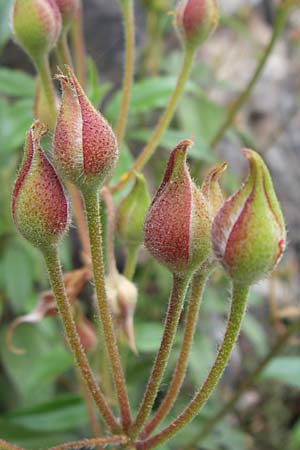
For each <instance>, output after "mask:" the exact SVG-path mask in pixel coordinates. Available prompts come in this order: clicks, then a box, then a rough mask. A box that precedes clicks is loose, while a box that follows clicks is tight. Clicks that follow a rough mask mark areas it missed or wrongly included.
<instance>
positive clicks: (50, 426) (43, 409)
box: [5, 395, 88, 433]
mask: <svg viewBox="0 0 300 450" xmlns="http://www.w3.org/2000/svg"><path fill="white" fill-rule="evenodd" d="M5 418H6V420H9V422H10V423H11V424H14V425H18V426H20V427H22V428H25V429H27V430H31V431H39V432H41V431H43V432H46V431H52V432H54V433H55V432H62V431H69V430H76V429H78V428H79V427H83V426H84V425H86V423H87V421H88V416H87V411H86V406H85V405H84V403H83V402H82V400H81V399H80V398H79V397H75V396H70V395H65V396H61V397H59V398H58V399H55V400H54V401H50V402H46V403H43V404H40V405H36V406H35V407H33V408H26V409H23V410H21V411H18V412H14V413H10V414H7V415H6V417H5Z"/></svg>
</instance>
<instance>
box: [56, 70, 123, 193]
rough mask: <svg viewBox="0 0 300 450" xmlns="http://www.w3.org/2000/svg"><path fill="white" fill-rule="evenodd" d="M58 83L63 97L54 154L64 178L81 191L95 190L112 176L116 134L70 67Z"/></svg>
mask: <svg viewBox="0 0 300 450" xmlns="http://www.w3.org/2000/svg"><path fill="white" fill-rule="evenodd" d="M66 71H67V73H68V76H64V75H62V74H60V75H58V76H57V78H58V79H59V80H60V82H61V87H62V91H63V98H62V102H61V107H60V111H59V114H58V118H57V123H56V128H55V133H54V143H53V155H54V160H55V164H56V166H57V168H58V170H59V172H60V174H61V176H62V177H63V178H65V179H68V180H70V181H71V182H72V183H74V184H75V185H76V186H77V187H78V188H79V189H80V190H90V189H98V188H99V187H100V185H101V184H102V183H103V182H104V181H105V179H106V178H107V177H108V176H109V175H111V173H112V170H113V169H114V167H115V164H116V161H117V158H118V145H117V140H116V137H115V135H114V133H113V131H112V129H111V127H110V126H109V124H108V123H107V121H106V120H105V119H104V117H103V116H102V115H101V114H100V113H99V112H98V111H96V109H95V108H94V107H93V105H92V104H91V103H90V101H89V100H88V98H87V96H86V95H85V93H84V91H83V89H82V87H81V86H80V84H79V82H78V80H77V78H76V77H75V75H74V73H73V71H72V69H71V68H70V67H66Z"/></svg>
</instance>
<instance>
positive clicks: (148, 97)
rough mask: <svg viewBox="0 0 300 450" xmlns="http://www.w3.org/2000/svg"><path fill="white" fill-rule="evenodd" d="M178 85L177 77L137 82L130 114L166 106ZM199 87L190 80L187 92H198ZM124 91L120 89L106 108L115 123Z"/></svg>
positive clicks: (107, 114) (132, 96)
mask: <svg viewBox="0 0 300 450" xmlns="http://www.w3.org/2000/svg"><path fill="white" fill-rule="evenodd" d="M175 85H176V77H154V78H146V79H144V80H141V81H138V82H136V83H135V85H134V87H133V89H132V95H131V101H130V114H131V115H136V114H141V113H150V112H151V111H152V110H154V109H156V108H164V107H165V105H166V103H167V101H168V100H169V98H170V96H171V94H172V92H173V90H174V88H175ZM198 91H199V87H198V86H196V84H195V83H193V82H192V81H189V82H188V83H187V85H186V91H185V92H198ZM121 96H122V92H121V91H118V92H117V93H116V94H115V96H114V97H113V98H112V100H111V101H110V103H109V105H108V107H107V108H106V110H105V115H106V117H107V118H108V119H109V120H110V121H112V122H113V123H114V122H115V121H116V118H117V116H118V113H119V110H120V104H121Z"/></svg>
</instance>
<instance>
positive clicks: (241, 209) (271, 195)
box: [212, 149, 286, 285]
mask: <svg viewBox="0 0 300 450" xmlns="http://www.w3.org/2000/svg"><path fill="white" fill-rule="evenodd" d="M244 154H245V157H246V158H247V159H248V160H249V165H250V173H249V177H248V179H247V181H246V182H245V184H244V185H243V186H242V187H241V188H240V190H239V191H238V192H236V193H235V194H234V195H232V196H231V197H230V198H229V199H228V200H227V201H226V202H225V203H224V204H223V206H222V208H221V209H220V210H219V212H218V214H217V215H216V217H215V219H214V222H213V227H212V241H213V249H214V252H215V254H216V257H217V258H218V259H219V260H220V262H221V263H222V264H223V266H224V268H225V270H226V271H227V273H228V274H229V276H230V277H231V278H232V279H233V280H234V281H236V282H239V283H243V284H248V285H250V284H252V283H254V282H256V281H258V280H259V279H261V278H263V277H265V276H266V275H267V274H268V273H270V272H271V271H272V270H273V269H274V268H275V266H276V264H277V263H278V261H279V260H280V258H281V256H282V254H283V251H284V249H285V246H286V230H285V224H284V219H283V216H282V212H281V209H280V206H279V203H278V200H277V198H276V194H275V192H274V188H273V185H272V180H271V177H270V174H269V171H268V169H267V167H266V165H265V163H264V162H263V160H262V158H261V157H260V156H259V155H258V154H257V153H256V152H254V151H253V150H248V149H246V150H244Z"/></svg>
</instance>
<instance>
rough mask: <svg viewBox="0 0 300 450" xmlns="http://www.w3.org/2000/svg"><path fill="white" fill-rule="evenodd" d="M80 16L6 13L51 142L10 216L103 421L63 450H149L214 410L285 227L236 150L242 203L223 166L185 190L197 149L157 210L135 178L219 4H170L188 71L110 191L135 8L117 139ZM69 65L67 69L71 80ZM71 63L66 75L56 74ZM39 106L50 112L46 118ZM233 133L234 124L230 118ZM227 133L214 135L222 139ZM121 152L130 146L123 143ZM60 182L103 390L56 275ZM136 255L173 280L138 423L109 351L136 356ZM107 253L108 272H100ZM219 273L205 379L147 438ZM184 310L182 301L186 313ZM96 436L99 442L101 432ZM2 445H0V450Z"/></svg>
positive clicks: (29, 159) (129, 21)
mask: <svg viewBox="0 0 300 450" xmlns="http://www.w3.org/2000/svg"><path fill="white" fill-rule="evenodd" d="M81 6H82V4H81V2H80V0H56V1H54V0H15V3H14V7H13V14H12V23H13V28H14V33H15V36H16V39H17V41H18V42H19V43H20V45H21V46H22V47H23V48H24V50H25V51H26V52H27V53H28V55H29V56H30V57H31V58H32V60H33V62H34V64H35V67H36V69H37V70H38V72H39V76H40V78H39V83H40V84H39V85H40V88H41V90H42V91H43V92H41V96H37V99H36V100H37V101H36V108H35V111H36V115H38V116H44V117H45V120H46V121H47V123H49V124H50V127H51V130H54V137H53V145H52V153H51V154H50V155H49V159H50V160H49V159H48V157H46V155H45V154H44V152H43V150H42V148H41V145H40V139H41V137H42V136H43V135H44V133H45V127H44V126H43V125H42V124H41V123H40V122H35V123H34V124H33V125H32V127H31V128H30V130H29V132H28V133H27V135H26V142H25V154H24V158H23V162H22V165H21V169H20V171H19V173H18V176H17V181H16V183H15V186H14V189H13V195H12V213H13V218H14V221H15V224H16V227H17V228H18V230H19V231H20V233H21V234H22V235H23V236H24V237H25V238H26V239H27V240H29V241H30V242H31V243H32V244H33V245H34V246H35V247H37V248H38V249H39V250H40V251H41V252H42V254H43V256H44V260H45V264H46V267H47V271H48V275H49V280H50V283H51V289H52V292H51V296H52V298H53V299H54V298H55V302H56V305H57V309H58V312H59V314H60V317H61V319H62V324H63V327H64V331H65V335H66V337H67V339H68V345H69V347H70V349H71V350H72V352H73V356H74V364H75V365H76V367H77V368H78V372H79V373H80V376H81V378H82V380H83V381H84V382H85V386H86V389H87V390H88V393H87V394H88V395H85V398H87V399H88V400H87V406H88V409H89V412H91V411H92V413H93V408H91V405H90V403H89V402H90V400H89V398H91V399H92V400H93V401H94V403H95V406H96V407H97V412H96V413H95V414H94V416H93V417H92V420H91V423H93V425H95V423H96V424H97V420H98V413H99V415H101V420H102V422H103V424H102V425H103V435H104V437H99V438H98V437H96V438H94V439H87V440H85V441H78V442H73V443H70V448H75V447H76V448H82V446H83V445H85V446H88V445H91V446H93V447H94V446H95V447H96V446H97V447H99V448H100V447H101V448H104V447H106V446H107V445H109V444H113V445H114V447H117V446H118V445H119V444H120V445H122V448H126V450H129V449H130V450H133V449H134V450H148V449H149V450H150V449H152V448H155V447H157V446H158V445H160V444H162V443H163V442H165V441H167V440H169V439H170V438H171V437H172V436H173V435H175V434H176V433H177V432H179V431H180V430H181V429H182V428H183V427H184V426H185V425H187V424H188V423H189V422H190V421H191V420H192V419H193V418H194V417H195V416H196V415H197V414H198V413H199V411H200V409H201V408H202V407H203V406H204V405H205V403H206V401H207V400H208V399H209V397H210V395H211V393H212V392H213V390H214V388H215V386H216V385H217V383H218V381H219V379H220V377H221V375H222V373H223V370H224V368H225V367H226V365H227V363H228V361H229V358H230V355H231V352H232V349H233V346H234V344H235V342H236V339H237V337H238V334H239V331H240V327H241V323H242V319H243V316H244V314H245V310H246V302H247V298H248V294H249V289H250V286H251V285H252V284H253V283H255V282H256V281H258V280H260V279H261V278H262V277H264V276H266V275H268V274H269V273H270V272H271V271H272V270H273V269H274V267H275V266H276V264H277V263H278V261H279V260H280V258H281V256H282V253H283V251H284V249H285V246H286V231H285V224H284V219H283V216H282V213H281V210H280V206H279V203H278V201H277V198H276V195H275V193H274V189H273V186H272V181H271V177H270V174H269V172H268V169H267V167H266V166H265V164H264V162H263V160H262V158H261V157H260V156H259V155H258V154H257V153H255V152H254V151H252V150H245V156H246V158H247V159H248V160H249V164H250V173H249V177H248V179H247V180H246V182H245V183H244V184H243V185H242V186H241V188H240V189H239V190H238V192H237V193H236V194H234V195H233V196H231V197H230V198H228V199H227V200H225V196H224V195H223V192H222V189H221V187H220V184H219V179H220V176H221V174H222V173H223V171H224V170H225V168H226V166H227V165H226V163H223V164H218V165H216V166H215V167H213V168H212V169H210V170H209V171H208V175H207V176H206V178H205V179H204V182H203V183H202V187H201V189H200V188H198V186H197V185H196V181H193V180H192V178H191V175H190V172H189V168H188V165H187V150H188V148H189V147H190V146H191V145H192V141H191V140H189V139H185V140H182V141H181V142H179V143H178V145H177V146H176V147H175V149H174V150H173V151H172V152H171V154H170V157H169V160H168V163H167V167H166V170H165V173H164V176H163V179H162V182H161V184H160V186H159V188H158V190H157V192H156V194H155V195H154V198H153V200H152V203H151V202H150V197H149V194H148V191H147V185H146V180H145V179H144V177H143V176H142V175H141V173H140V171H141V170H142V169H143V167H144V166H145V164H146V163H147V161H148V160H149V159H150V158H151V157H152V155H153V153H154V151H155V150H156V148H157V146H158V144H159V142H160V139H161V138H162V136H163V134H164V133H165V131H166V129H167V128H168V125H169V124H170V122H171V120H172V118H173V116H174V112H175V110H176V106H177V104H178V101H179V98H180V96H181V94H182V92H183V89H184V85H185V82H186V80H187V79H188V75H189V73H190V69H191V66H192V63H193V61H194V59H195V58H194V57H195V54H196V51H197V49H198V48H199V46H200V45H202V44H203V42H204V41H205V40H206V39H207V38H208V36H209V35H210V34H211V32H212V31H213V30H214V29H215V27H216V24H217V22H218V8H217V2H216V1H215V0H181V1H180V2H179V3H177V8H176V10H175V25H176V27H177V30H178V32H179V35H180V37H181V40H182V43H183V49H182V50H183V54H184V58H183V62H182V67H181V70H180V72H179V74H178V78H177V83H176V86H175V88H174V91H173V93H172V95H171V96H170V99H169V101H168V103H167V104H166V108H165V109H164V111H163V113H162V115H161V117H160V118H159V120H158V123H157V125H156V127H155V129H154V131H153V134H152V136H151V137H150V139H149V142H147V144H146V145H145V147H144V149H143V150H142V151H141V153H140V154H139V155H138V157H137V159H136V161H134V163H133V164H132V166H131V167H130V168H129V169H127V171H126V172H125V173H123V174H122V175H121V177H120V179H119V180H116V184H115V185H113V186H111V184H110V179H111V177H112V175H113V172H114V168H115V166H116V163H117V160H118V156H119V150H118V143H119V146H120V147H122V143H123V139H124V137H126V133H125V131H126V130H125V128H126V123H127V122H128V121H127V115H128V114H127V113H128V108H129V105H130V94H131V87H132V81H133V74H134V66H133V64H134V36H135V33H134V3H133V1H132V0H122V1H120V6H121V11H122V15H123V18H124V25H125V33H124V36H125V41H126V42H125V43H126V45H125V49H126V51H125V53H126V58H125V70H124V81H123V89H122V99H121V100H122V101H121V103H120V104H121V107H120V111H119V117H118V119H117V120H116V123H117V126H116V135H115V132H114V131H113V129H112V128H111V126H110V125H109V123H108V122H107V120H106V119H105V118H104V116H103V115H102V114H101V113H100V112H99V111H97V110H96V109H95V107H94V106H93V105H92V103H91V101H90V100H89V99H88V96H87V95H86V93H85V90H84V89H85V88H86V85H85V81H86V80H85V77H84V76H83V74H84V73H85V69H86V67H83V62H84V60H85V54H84V52H83V49H84V45H83V44H84V43H83V39H82V33H81V32H80V30H81V25H82V22H81V20H82V16H81V13H82V8H81ZM81 31H82V30H81ZM69 32H70V34H69ZM80 33H81V34H80ZM69 42H71V43H72V48H73V50H74V52H73V54H72V55H71V54H69V48H68V44H69ZM52 50H54V51H55V53H56V54H55V56H56V58H57V59H58V61H60V62H61V63H62V67H61V69H62V70H63V72H61V71H59V74H58V75H57V76H56V79H58V80H59V82H60V87H61V91H62V93H61V94H62V95H61V98H60V105H59V108H57V106H56V103H57V100H56V99H57V98H58V95H59V89H54V85H53V73H52V72H51V68H50V66H49V54H50V52H51V51H52ZM69 56H73V57H74V61H75V69H73V67H72V57H70V58H69ZM68 59H69V61H70V62H69V63H67V64H66V65H65V63H66V60H68ZM79 74H81V76H79ZM77 76H78V78H79V79H80V80H81V84H80V83H79V82H78V79H77ZM57 84H58V83H57ZM57 87H59V86H57ZM46 102H47V103H48V109H49V111H47V108H46V107H45V105H46ZM237 104H239V103H237ZM231 114H232V113H231ZM229 119H230V120H231V119H232V117H231V115H230V117H229ZM230 120H229V122H230ZM226 123H227V122H226ZM54 125H55V126H54ZM222 127H223V125H222ZM225 128H226V127H225ZM223 132H224V130H223V128H222V129H221V131H220V133H221V134H222V133H223ZM116 136H118V139H117V138H116ZM218 136H219V135H218ZM126 144H129V145H130V144H131V142H130V141H129V143H128V142H127V143H126ZM123 147H125V146H123ZM52 160H53V166H52V163H51V162H50V161H52ZM56 171H57V173H56ZM133 177H135V178H136V179H135V183H134V185H133V186H132V189H131V190H129V193H128V191H127V192H126V194H125V196H124V198H123V200H122V201H121V202H120V203H119V206H118V209H117V211H116V210H115V204H114V200H113V194H116V193H119V191H120V190H121V189H122V188H123V187H124V186H125V185H126V184H127V182H128V181H130V180H131V179H132V178H133ZM60 178H61V179H62V181H63V182H66V185H67V188H68V190H69V192H70V194H71V198H72V206H73V210H74V212H75V214H74V216H75V221H76V223H77V225H78V229H79V231H80V232H79V235H80V240H81V243H82V244H83V248H84V254H85V256H86V258H83V265H84V267H83V269H84V270H85V272H86V273H87V275H86V276H87V278H86V280H92V281H93V284H92V286H93V288H94V290H95V295H93V294H92V295H91V297H93V299H94V300H95V301H94V302H93V305H92V307H93V308H95V315H96V317H97V320H98V321H99V322H100V324H101V332H102V333H101V337H100V339H101V342H100V343H99V344H100V345H99V347H100V346H101V349H102V348H103V354H105V358H103V360H101V370H104V377H103V376H102V373H101V374H100V376H99V374H98V373H95V370H96V368H94V367H91V364H90V361H89V359H88V358H87V355H86V353H87V352H89V351H90V350H94V349H95V348H96V345H97V342H96V334H95V333H94V328H93V326H92V325H91V324H90V323H89V322H87V319H86V317H85V316H84V315H82V317H81V316H80V319H82V321H80V324H79V325H80V326H78V323H76V314H75V315H74V311H75V310H74V308H73V309H72V303H71V302H72V300H73V302H74V300H75V298H76V299H77V296H78V294H79V293H80V288H77V289H78V290H75V291H74V285H75V284H74V285H72V283H73V282H72V283H71V281H70V279H72V275H70V274H69V278H68V280H69V281H68V282H67V280H66V275H65V276H64V275H63V272H62V270H61V263H60V257H59V244H60V241H61V238H62V237H63V235H64V234H65V232H66V230H67V228H68V224H69V205H68V200H67V197H66V195H65V191H64V188H63V185H62V183H61V181H60ZM103 185H105V186H103ZM77 190H78V191H80V192H77ZM79 194H81V197H80V195H79ZM100 195H102V196H103V198H104V201H105V204H106V210H105V211H106V214H107V216H108V220H107V223H108V226H107V234H106V236H107V241H106V243H107V245H106V247H105V248H104V246H103V245H102V228H101V227H102V221H101V216H100V203H101V202H100ZM103 222H104V221H103ZM116 230H117V231H118V232H119V236H120V237H121V241H122V244H123V245H124V246H125V248H126V252H125V254H126V263H125V265H124V269H123V272H122V273H120V272H121V270H120V269H119V267H118V269H117V264H116V261H115V257H114V232H115V231H116ZM143 243H144V244H145V247H146V248H147V249H148V251H149V253H150V255H151V256H153V257H154V258H155V259H157V260H158V261H159V262H160V263H161V264H162V265H164V266H166V267H167V268H168V269H169V271H171V273H172V289H171V293H170V296H169V301H168V306H167V312H166V315H165V321H164V327H163V333H162V338H161V343H160V346H159V349H158V351H157V354H156V356H155V359H154V362H153V367H152V371H151V373H150V375H149V379H148V383H147V386H146V388H145V391H144V393H143V398H142V399H141V401H140V403H139V408H138V411H137V413H136V415H135V416H133V414H132V409H131V399H130V398H129V395H128V393H129V392H131V391H129V389H128V385H127V382H126V377H125V373H124V364H123V359H122V358H121V356H123V355H121V354H120V352H121V351H123V348H124V345H123V346H122V349H121V346H120V347H119V345H118V344H119V342H120V341H121V339H119V341H118V340H117V338H118V337H119V336H118V329H119V330H120V329H122V330H123V331H124V332H125V334H126V336H127V338H128V341H129V343H130V345H131V348H132V349H133V350H134V351H135V350H136V349H135V338H134V336H135V335H134V331H135V330H134V322H133V316H134V312H135V306H136V304H137V305H138V297H139V290H138V289H137V287H136V285H135V284H134V283H133V281H132V279H133V276H134V273H135V268H136V262H137V256H138V249H139V248H140V247H141V246H142V244H143ZM86 244H87V245H86ZM104 250H105V251H106V256H107V261H108V264H107V267H106V266H105V264H104V258H103V251H104ZM217 260H218V261H220V263H221V266H220V269H222V266H223V268H224V269H225V273H226V274H227V276H228V277H229V278H230V279H231V285H232V291H231V302H230V312H229V314H228V321H227V326H226V331H225V334H224V338H223V341H222V343H221V345H220V347H219V350H218V352H217V354H216V358H215V361H214V363H213V364H212V367H211V369H210V370H209V372H208V375H207V377H206V379H205V380H204V381H203V383H202V384H201V385H200V387H199V388H198V390H197V391H196V392H195V394H194V397H193V398H192V399H191V400H190V402H189V403H188V404H187V406H186V407H185V409H184V410H183V411H182V412H181V413H180V414H179V415H178V416H177V417H176V418H175V419H173V420H171V422H170V423H169V424H167V425H166V426H165V427H164V428H163V427H162V428H161V429H160V431H159V432H157V433H153V432H154V430H155V428H156V427H157V426H158V424H159V423H161V421H162V420H163V419H164V418H166V417H167V416H168V415H169V413H170V411H171V408H172V406H173V404H174V403H175V400H176V399H177V397H178V395H179V394H180V389H181V386H182V385H183V382H184V378H185V374H186V369H187V365H188V358H189V354H190V349H191V347H192V343H193V336H194V333H195V331H196V329H197V320H198V313H199V309H200V306H201V299H202V296H203V292H204V291H205V287H206V282H207V279H208V278H209V276H210V274H211V272H212V270H213V269H215V267H216V266H217ZM141 266H142V264H141ZM141 268H142V267H141ZM119 270H120V271H119ZM86 280H85V282H86ZM84 284H85V283H83V285H84ZM72 286H73V291H72ZM189 287H190V289H189ZM74 292H75V294H74ZM72 296H73V298H72ZM187 296H188V297H189V298H188V300H187V301H186V297H187ZM153 300H155V299H153ZM183 310H184V315H185V320H184V321H183V333H182V334H181V333H180V338H181V342H180V345H181V349H180V352H179V356H178V360H177V362H176V367H175V370H174V373H173V377H172V380H171V383H170V384H166V386H167V391H166V395H165V397H164V399H163V401H162V403H161V405H160V406H159V408H158V409H155V408H153V406H154V404H155V400H156V398H157V394H158V392H159V389H160V386H161V383H162V381H163V376H164V374H165V369H166V367H167V363H168V360H169V356H170V353H171V350H172V346H173V342H174V338H175V335H176V332H177V329H178V324H179V322H180V318H181V316H182V313H183ZM81 313H82V314H83V312H82V311H81V309H80V314H81ZM112 313H114V314H115V318H116V320H115V321H113V320H112ZM145 314H147V311H146V313H145ZM74 316H75V320H74ZM77 319H78V317H77ZM120 325H121V326H120ZM119 335H120V336H121V335H122V333H119ZM83 338H84V339H83ZM137 343H138V340H137ZM137 350H138V349H137ZM136 354H137V355H138V352H137V351H136ZM131 360H132V359H131V358H130V359H129V360H128V361H129V362H130V361H131ZM91 361H92V360H91ZM107 378H111V379H112V383H111V385H110V383H108V384H109V386H107V385H106V384H105V380H107ZM84 389H85V388H84ZM135 404H137V402H135ZM151 414H152V417H150V415H151ZM104 427H105V428H104ZM95 434H97V436H98V434H99V433H98V430H96V433H95ZM2 442H4V441H3V440H1V439H0V447H1V445H2ZM6 444H7V443H6ZM6 444H5V445H6ZM67 447H68V444H66V445H65V444H64V445H62V446H59V447H55V450H58V449H59V450H62V449H63V448H67ZM5 448H8V449H9V450H10V448H12V447H11V446H10V447H9V444H7V445H6V447H5ZM13 448H15V447H14V446H13Z"/></svg>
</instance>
